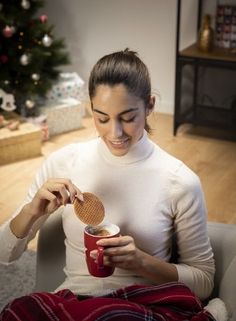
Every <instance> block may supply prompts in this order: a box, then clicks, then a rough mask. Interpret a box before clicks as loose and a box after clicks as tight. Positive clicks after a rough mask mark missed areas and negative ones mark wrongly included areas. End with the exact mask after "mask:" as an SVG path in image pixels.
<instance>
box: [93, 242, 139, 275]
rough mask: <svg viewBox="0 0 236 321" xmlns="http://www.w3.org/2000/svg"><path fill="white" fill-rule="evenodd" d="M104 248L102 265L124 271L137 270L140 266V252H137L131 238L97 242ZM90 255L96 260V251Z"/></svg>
mask: <svg viewBox="0 0 236 321" xmlns="http://www.w3.org/2000/svg"><path fill="white" fill-rule="evenodd" d="M97 245H100V246H104V247H105V249H104V265H113V266H115V267H119V268H122V269H126V270H139V269H140V268H141V266H142V253H143V252H142V251H141V250H139V249H138V248H137V247H136V245H135V242H134V239H133V238H132V237H131V236H118V237H112V238H104V239H101V240H99V241H98V242H97ZM90 255H91V256H92V257H93V258H94V259H96V257H97V251H96V250H95V251H91V253H90Z"/></svg>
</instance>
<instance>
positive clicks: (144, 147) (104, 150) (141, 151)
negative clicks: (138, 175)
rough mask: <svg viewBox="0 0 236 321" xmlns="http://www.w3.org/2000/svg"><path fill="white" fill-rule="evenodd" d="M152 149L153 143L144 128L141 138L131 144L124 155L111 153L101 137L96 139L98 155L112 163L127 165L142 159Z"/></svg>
mask: <svg viewBox="0 0 236 321" xmlns="http://www.w3.org/2000/svg"><path fill="white" fill-rule="evenodd" d="M153 149H154V145H153V143H152V141H151V140H150V139H149V138H148V134H147V132H146V131H145V130H144V133H143V136H142V138H141V139H140V140H139V141H138V142H137V143H136V144H135V145H133V146H132V147H131V148H130V150H129V151H128V153H127V154H125V155H124V156H115V155H113V154H112V153H111V152H110V150H109V148H108V147H107V145H106V144H105V143H104V141H103V140H102V139H101V138H99V141H98V152H99V154H100V156H101V157H102V158H103V159H105V160H106V161H108V162H109V163H112V164H114V165H115V164H116V165H127V164H132V163H136V162H139V161H142V160H144V159H146V158H147V157H148V156H149V155H150V154H151V153H152V151H153Z"/></svg>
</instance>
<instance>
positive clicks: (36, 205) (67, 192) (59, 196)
mask: <svg viewBox="0 0 236 321" xmlns="http://www.w3.org/2000/svg"><path fill="white" fill-rule="evenodd" d="M75 197H78V198H79V199H80V200H81V201H83V194H82V193H81V191H80V190H79V189H78V187H76V186H75V185H74V184H73V183H72V182H71V180H69V179H65V178H55V179H49V180H48V181H46V182H45V183H44V184H43V185H42V186H41V188H40V189H39V190H38V191H37V193H36V194H35V196H34V198H33V199H32V201H31V202H30V203H28V204H26V205H25V206H24V207H23V208H22V210H21V211H20V213H19V214H18V215H17V216H16V217H14V218H13V219H12V221H11V222H10V228H11V231H12V233H13V234H14V235H15V236H16V237H18V238H23V237H25V236H26V235H28V233H29V231H30V229H31V227H32V226H33V224H34V223H35V221H36V220H37V219H38V218H39V217H41V216H44V215H47V214H51V213H53V212H54V211H55V210H57V209H58V208H59V207H60V206H61V205H66V204H68V203H73V202H74V199H75Z"/></svg>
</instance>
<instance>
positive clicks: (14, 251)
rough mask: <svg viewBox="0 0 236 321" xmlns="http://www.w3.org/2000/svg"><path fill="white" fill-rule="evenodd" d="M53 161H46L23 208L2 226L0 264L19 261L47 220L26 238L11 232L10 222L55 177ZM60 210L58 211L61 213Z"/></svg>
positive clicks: (0, 227) (35, 225)
mask: <svg viewBox="0 0 236 321" xmlns="http://www.w3.org/2000/svg"><path fill="white" fill-rule="evenodd" d="M52 168H53V166H52V161H51V159H50V158H49V159H48V160H46V161H45V162H44V163H43V165H42V167H41V168H40V170H39V171H38V172H37V174H36V176H35V179H34V182H33V183H32V185H31V187H30V189H29V191H28V194H27V196H26V198H25V200H24V202H23V203H22V204H21V206H20V207H19V208H18V209H17V210H16V211H15V213H14V214H13V215H12V216H11V217H10V218H9V219H8V220H7V221H6V222H5V223H3V224H2V225H1V226H0V262H1V263H4V264H8V263H10V262H12V261H15V260H16V259H18V258H19V257H20V256H21V255H22V253H23V252H24V251H25V250H26V249H27V245H28V243H29V242H30V241H31V240H32V239H33V238H34V237H35V235H36V233H37V231H38V230H39V229H40V227H41V226H42V224H43V223H44V221H45V220H46V219H47V217H48V215H44V216H42V217H41V218H39V219H38V220H37V221H36V222H35V223H34V225H33V226H32V228H31V230H30V232H29V234H28V235H27V236H26V237H24V238H17V237H16V236H15V235H14V234H13V233H12V231H11V228H10V222H11V220H12V219H13V218H14V217H15V216H17V215H18V214H19V212H20V211H21V209H22V208H23V206H24V205H25V204H27V203H29V202H31V200H32V199H33V197H34V195H35V194H36V192H37V191H38V189H39V188H40V187H41V186H42V185H43V183H44V182H45V181H46V180H47V179H48V178H49V177H52V176H53V171H52ZM60 210H61V208H59V209H58V210H57V211H60Z"/></svg>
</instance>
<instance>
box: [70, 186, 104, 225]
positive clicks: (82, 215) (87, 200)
mask: <svg viewBox="0 0 236 321" xmlns="http://www.w3.org/2000/svg"><path fill="white" fill-rule="evenodd" d="M83 198H84V201H80V200H79V199H78V198H75V201H74V203H73V205H74V211H75V214H76V215H77V216H78V218H79V219H80V220H81V221H82V222H83V223H85V224H87V225H98V224H100V223H101V222H102V221H103V219H104V216H105V209H104V206H103V204H102V202H101V200H100V199H99V198H98V197H97V196H96V195H94V194H92V193H88V192H85V193H83Z"/></svg>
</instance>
